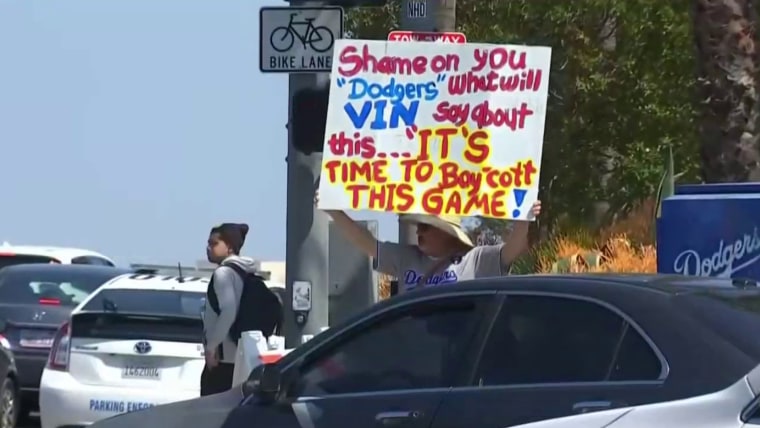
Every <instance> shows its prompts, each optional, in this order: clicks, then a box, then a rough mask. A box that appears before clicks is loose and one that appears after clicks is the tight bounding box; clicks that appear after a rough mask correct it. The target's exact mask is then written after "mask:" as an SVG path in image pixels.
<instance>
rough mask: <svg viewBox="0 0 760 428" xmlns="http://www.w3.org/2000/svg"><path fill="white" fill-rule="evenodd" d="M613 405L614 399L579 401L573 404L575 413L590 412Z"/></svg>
mask: <svg viewBox="0 0 760 428" xmlns="http://www.w3.org/2000/svg"><path fill="white" fill-rule="evenodd" d="M612 407H613V404H612V401H607V400H598V401H579V402H577V403H575V404H573V413H588V412H596V411H598V410H607V409H611V408H612Z"/></svg>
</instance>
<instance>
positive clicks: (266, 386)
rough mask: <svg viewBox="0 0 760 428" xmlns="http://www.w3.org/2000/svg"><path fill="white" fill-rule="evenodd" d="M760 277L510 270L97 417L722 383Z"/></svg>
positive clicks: (753, 332)
mask: <svg viewBox="0 0 760 428" xmlns="http://www.w3.org/2000/svg"><path fill="white" fill-rule="evenodd" d="M759 312H760V289H758V287H757V285H756V284H755V283H754V282H751V281H732V280H730V279H726V280H724V279H712V278H689V277H682V276H656V275H653V276H638V275H614V276H609V275H599V276H595V275H587V276H559V275H557V276H511V277H504V278H493V279H484V280H476V281H468V282H463V283H460V284H457V285H444V286H438V287H432V288H430V289H426V290H422V291H417V292H413V293H408V294H405V295H403V296H400V297H396V298H392V299H389V300H387V301H384V302H382V303H380V304H377V305H375V306H374V307H372V308H371V309H369V310H367V311H365V312H364V313H362V314H360V315H358V316H356V317H355V318H353V319H351V320H349V321H347V322H345V323H343V324H342V325H339V326H335V327H333V328H331V329H330V330H328V331H327V332H325V333H323V334H320V335H318V336H317V337H315V338H314V339H313V340H311V341H309V342H307V343H306V344H305V345H302V346H300V347H298V348H296V349H295V350H294V351H292V352H291V353H289V354H288V355H286V356H285V357H284V358H283V359H282V360H280V361H279V362H278V363H275V364H270V365H266V366H259V367H260V368H257V369H256V370H254V373H252V375H251V380H250V381H249V382H248V383H247V384H246V385H245V386H244V387H242V388H240V387H237V388H235V389H233V390H231V391H229V392H226V393H222V394H219V395H215V396H210V397H204V398H199V399H197V400H190V401H186V402H180V403H174V404H169V405H165V406H158V407H155V408H152V409H149V410H145V411H140V412H136V413H131V414H126V415H122V416H116V417H114V418H111V419H106V420H103V421H101V422H98V423H96V424H94V425H93V428H118V427H133V426H161V427H162V428H184V427H186V426H190V425H192V426H193V427H194V428H216V427H229V428H243V427H246V428H248V427H262V428H267V427H275V426H276V427H283V428H285V427H293V428H296V427H302V428H333V427H343V426H351V427H353V428H370V427H372V428H376V427H379V426H388V427H405V428H407V427H408V428H428V427H432V428H462V427H478V428H503V427H507V426H512V425H517V424H523V423H528V422H532V421H538V420H543V419H548V418H555V417H560V416H566V415H571V414H574V413H585V412H592V411H597V410H602V409H610V408H615V407H621V406H632V405H639V404H645V403H653V402H660V401H667V400H675V399H679V398H685V397H691V396H695V395H700V394H705V393H709V392H712V391H718V390H721V389H724V388H726V387H728V386H729V385H731V384H733V383H734V382H735V381H737V380H738V379H740V378H742V377H743V376H744V375H746V374H747V373H748V372H749V371H750V370H751V369H752V368H754V367H755V366H756V365H757V364H758V362H760V340H758V339H757V332H758V331H760V314H759Z"/></svg>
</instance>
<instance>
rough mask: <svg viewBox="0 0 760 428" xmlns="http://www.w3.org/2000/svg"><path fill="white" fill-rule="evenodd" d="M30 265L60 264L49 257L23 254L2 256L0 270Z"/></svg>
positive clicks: (0, 257) (0, 256)
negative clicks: (7, 267)
mask: <svg viewBox="0 0 760 428" xmlns="http://www.w3.org/2000/svg"><path fill="white" fill-rule="evenodd" d="M29 263H58V260H56V259H54V258H52V257H47V256H32V255H23V254H0V269H2V268H4V267H6V266H13V265H22V264H29Z"/></svg>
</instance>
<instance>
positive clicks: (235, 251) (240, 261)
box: [201, 223, 256, 395]
mask: <svg viewBox="0 0 760 428" xmlns="http://www.w3.org/2000/svg"><path fill="white" fill-rule="evenodd" d="M247 233H248V225H246V224H240V223H223V224H221V225H219V226H216V227H214V228H212V229H211V233H209V237H208V244H207V246H206V256H207V257H208V261H209V262H211V263H214V264H217V265H219V267H217V268H216V269H215V270H214V273H213V275H212V276H211V282H210V283H209V291H211V290H213V294H215V295H216V299H215V300H216V303H217V304H216V305H214V304H212V302H210V300H212V299H213V297H212V299H209V295H210V293H207V296H206V305H205V308H204V311H203V344H204V348H205V352H204V354H205V357H206V366H205V367H204V369H203V373H202V374H201V395H211V394H216V393H219V392H223V391H226V390H228V389H230V388H231V387H232V375H233V371H234V367H235V355H236V354H237V343H235V342H233V341H232V340H231V339H230V334H229V333H230V328H231V327H232V324H233V323H234V322H235V318H236V317H237V312H238V307H239V305H240V297H241V295H242V294H243V285H244V280H243V277H242V276H241V275H240V274H239V273H238V272H236V271H235V270H234V269H233V268H232V267H231V266H232V265H235V266H237V267H238V268H241V269H242V271H245V272H255V270H256V269H255V263H254V261H253V260H252V259H249V258H247V257H241V256H240V249H241V248H242V247H243V244H244V243H245V236H246V234H247ZM214 306H217V308H214Z"/></svg>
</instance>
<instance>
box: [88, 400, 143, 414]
mask: <svg viewBox="0 0 760 428" xmlns="http://www.w3.org/2000/svg"><path fill="white" fill-rule="evenodd" d="M154 406H155V404H153V403H147V402H140V401H120V400H97V399H90V410H92V411H94V412H111V413H128V412H135V411H137V410H143V409H147V408H150V407H154Z"/></svg>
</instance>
